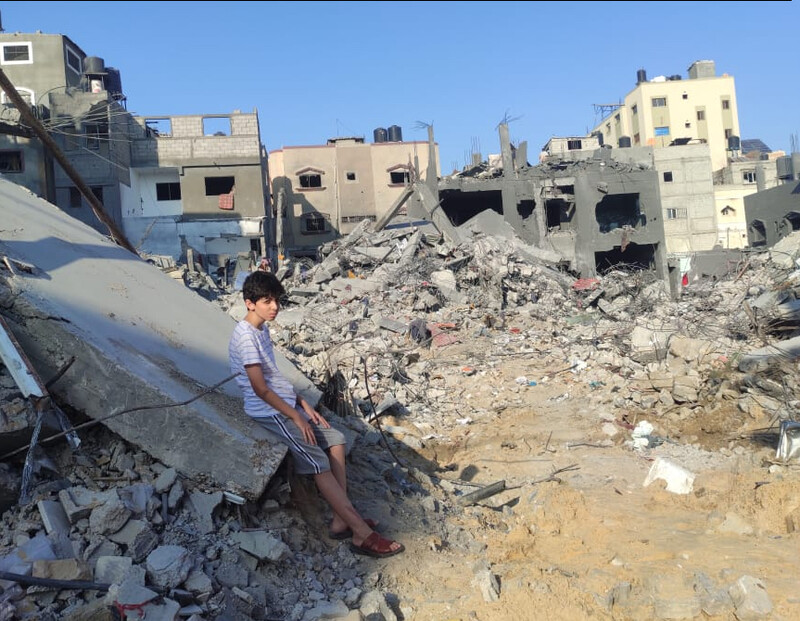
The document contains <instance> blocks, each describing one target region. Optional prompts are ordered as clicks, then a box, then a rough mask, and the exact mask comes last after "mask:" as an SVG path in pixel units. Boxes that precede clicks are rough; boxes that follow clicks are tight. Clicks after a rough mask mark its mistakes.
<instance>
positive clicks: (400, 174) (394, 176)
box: [389, 170, 411, 185]
mask: <svg viewBox="0 0 800 621" xmlns="http://www.w3.org/2000/svg"><path fill="white" fill-rule="evenodd" d="M389 180H390V181H389V182H390V183H391V184H392V185H401V184H408V183H411V175H410V174H408V171H407V170H393V171H392V172H390V173H389Z"/></svg>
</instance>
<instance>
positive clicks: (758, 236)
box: [750, 220, 767, 247]
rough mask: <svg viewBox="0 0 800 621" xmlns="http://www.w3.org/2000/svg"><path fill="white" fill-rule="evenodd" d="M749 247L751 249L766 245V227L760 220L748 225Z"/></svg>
mask: <svg viewBox="0 0 800 621" xmlns="http://www.w3.org/2000/svg"><path fill="white" fill-rule="evenodd" d="M750 245H751V246H753V247H757V246H766V245H767V227H766V226H764V222H763V221H762V220H753V222H752V223H751V224H750Z"/></svg>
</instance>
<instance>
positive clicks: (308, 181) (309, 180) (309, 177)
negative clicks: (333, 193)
mask: <svg viewBox="0 0 800 621" xmlns="http://www.w3.org/2000/svg"><path fill="white" fill-rule="evenodd" d="M300 187H301V188H321V187H322V175H317V174H306V175H300Z"/></svg>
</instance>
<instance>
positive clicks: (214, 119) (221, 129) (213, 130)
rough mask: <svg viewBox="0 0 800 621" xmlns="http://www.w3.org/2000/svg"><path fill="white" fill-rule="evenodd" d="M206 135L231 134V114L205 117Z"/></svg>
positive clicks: (204, 133)
mask: <svg viewBox="0 0 800 621" xmlns="http://www.w3.org/2000/svg"><path fill="white" fill-rule="evenodd" d="M203 135H204V136H230V135H231V118H230V117H229V116H205V117H203Z"/></svg>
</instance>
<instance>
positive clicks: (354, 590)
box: [0, 214, 800, 621]
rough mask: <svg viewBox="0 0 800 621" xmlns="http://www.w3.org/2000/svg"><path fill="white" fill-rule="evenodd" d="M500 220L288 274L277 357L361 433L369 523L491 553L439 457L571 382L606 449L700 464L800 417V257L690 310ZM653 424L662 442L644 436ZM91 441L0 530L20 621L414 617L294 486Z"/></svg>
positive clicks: (12, 468) (9, 393)
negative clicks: (223, 476) (720, 427)
mask: <svg viewBox="0 0 800 621" xmlns="http://www.w3.org/2000/svg"><path fill="white" fill-rule="evenodd" d="M480 218H482V219H483V220H484V221H482V222H481V224H480V226H476V224H475V223H474V222H472V223H467V224H465V225H463V226H462V227H461V230H462V231H463V232H465V235H464V236H463V239H467V241H464V242H462V243H460V244H458V245H454V244H451V243H449V242H448V241H447V240H446V239H445V238H443V237H442V236H441V235H438V234H437V233H436V231H435V230H431V229H430V228H427V227H424V228H414V227H401V228H387V229H385V230H382V231H377V232H376V231H373V230H371V229H370V225H369V223H366V222H365V223H362V224H361V225H359V226H358V227H357V228H356V229H355V230H354V231H353V233H351V234H350V235H349V236H347V237H346V238H344V239H342V240H340V241H339V242H337V243H335V244H331V245H329V246H328V247H326V248H324V249H323V258H322V260H321V261H319V262H318V263H316V264H314V265H313V266H310V265H309V264H307V263H295V264H292V263H285V264H284V265H282V266H281V267H280V268H279V270H278V272H277V275H278V276H279V277H280V278H281V279H282V281H283V283H284V285H285V287H286V290H287V300H286V303H285V305H284V307H283V308H282V310H281V313H280V314H279V315H278V317H277V319H276V321H275V322H274V324H273V325H272V326H271V330H272V334H273V339H274V341H275V343H276V345H277V346H278V347H279V348H280V349H281V350H282V351H283V352H284V353H285V354H286V355H287V356H288V357H289V358H290V359H291V360H292V361H293V362H294V363H295V364H296V365H297V366H298V367H299V368H300V369H301V370H302V371H303V372H304V373H305V374H306V375H307V376H308V377H309V378H310V379H312V381H313V382H314V383H315V384H316V385H317V386H318V387H319V388H320V389H322V390H323V393H324V397H323V407H324V408H325V413H326V415H327V416H328V418H329V420H331V422H332V423H333V424H334V425H336V426H337V427H339V428H341V429H342V430H343V431H344V432H345V434H346V436H347V438H348V451H349V452H348V454H349V460H350V463H351V469H350V473H351V477H350V478H351V493H352V495H353V496H354V498H355V501H356V504H357V505H358V506H359V509H361V510H362V512H363V513H365V514H367V515H370V516H375V517H377V518H378V519H379V521H381V522H382V523H384V522H389V523H391V522H392V521H398V520H404V521H409V522H424V523H425V524H426V528H427V530H428V531H429V532H430V531H432V532H433V533H434V534H435V536H434V537H433V539H432V541H433V543H432V544H431V545H432V546H434V548H436V549H441V548H442V547H444V546H445V545H446V546H448V547H449V548H450V549H451V550H454V551H456V552H458V551H462V552H463V553H465V554H466V553H479V552H480V550H481V549H482V544H480V543H479V542H477V541H476V540H475V537H474V536H473V535H472V534H470V533H469V532H468V531H467V530H465V529H464V528H462V527H460V526H457V525H456V524H455V523H454V522H452V521H451V518H452V517H453V516H457V515H460V514H462V513H463V512H464V511H466V509H465V507H464V504H463V503H460V502H459V499H462V498H463V497H464V496H465V495H466V494H467V493H468V492H471V491H473V490H474V486H473V487H469V486H466V485H464V484H463V483H464V482H463V481H453V480H452V478H448V477H447V476H446V475H445V472H446V471H447V468H446V464H439V463H437V462H436V461H435V460H432V459H430V457H429V456H430V455H431V452H430V451H429V450H428V449H430V448H431V447H432V446H436V445H446V444H447V443H448V442H449V438H450V436H451V432H452V431H454V430H455V429H458V428H463V426H465V425H470V424H471V423H473V422H475V421H477V420H479V419H485V420H491V419H493V418H496V417H499V416H502V413H503V412H504V411H505V410H506V409H508V408H511V407H516V406H518V405H520V404H521V403H522V401H521V398H520V395H521V393H520V391H521V390H524V389H526V387H535V386H536V385H537V383H547V382H553V383H554V382H557V381H559V380H558V378H559V376H561V375H562V374H567V373H568V374H570V377H571V378H572V381H573V382H579V383H581V384H582V385H584V386H586V387H588V388H589V389H590V390H591V391H592V395H594V397H595V399H594V401H596V405H597V407H598V408H599V409H604V410H609V411H613V412H615V417H616V421H615V422H616V423H618V424H617V426H616V427H617V428H616V430H615V431H614V432H613V433H609V436H612V437H613V438H614V440H611V439H609V443H613V442H619V441H621V440H622V439H624V440H625V441H629V442H630V445H631V447H632V448H633V449H636V448H640V447H642V446H647V445H648V443H649V444H650V445H653V444H654V443H655V442H657V441H658V440H659V438H658V433H659V432H660V433H662V434H665V433H667V432H669V431H670V430H672V431H673V432H674V433H675V435H674V437H673V441H677V440H683V441H685V442H687V443H690V444H691V443H696V442H698V441H699V439H698V438H697V437H685V438H680V435H679V433H678V431H679V429H680V428H681V425H683V424H685V423H686V421H687V420H689V419H703V417H706V416H711V415H713V414H714V413H715V412H717V411H718V410H720V409H721V408H726V409H727V410H726V411H728V410H730V411H738V412H739V413H740V414H743V415H747V416H751V417H753V418H757V417H761V418H765V419H767V420H769V421H770V422H771V425H772V426H774V424H776V423H777V422H778V421H787V420H794V419H795V418H796V417H797V413H798V408H800V401H798V400H797V399H796V398H795V395H796V394H797V364H796V362H795V358H796V357H797V355H796V353H794V352H795V349H796V346H795V344H794V342H793V339H794V338H796V337H794V335H795V333H796V332H797V328H798V319H800V315H798V314H797V310H796V308H797V306H796V305H797V302H796V297H795V292H796V291H797V287H798V277H799V276H800V270H798V266H800V263H799V262H798V261H799V260H800V259H798V257H800V237H797V236H795V235H793V236H790V237H788V238H786V240H784V242H782V245H781V246H780V247H776V248H775V249H774V250H773V251H771V252H769V253H753V254H750V255H746V256H743V260H742V262H741V264H740V265H739V266H737V269H736V270H735V272H732V273H731V274H730V275H729V276H728V277H725V278H718V279H716V280H713V281H710V280H709V281H698V282H696V283H690V284H689V285H688V286H686V287H684V289H683V290H682V291H681V292H680V295H679V296H677V297H676V296H673V295H671V293H670V292H669V290H668V287H667V285H666V283H665V282H664V281H663V280H659V279H657V278H656V277H655V275H653V274H651V273H648V272H641V271H634V270H631V269H629V268H624V269H623V268H620V269H617V270H611V271H609V272H608V273H606V274H605V275H604V276H602V277H599V278H578V277H577V276H576V275H574V274H570V273H567V272H565V271H563V270H562V269H561V268H560V266H559V265H558V264H557V263H556V262H553V261H552V259H550V258H549V257H548V255H547V254H546V253H543V252H542V251H541V250H537V249H535V248H532V247H529V246H527V245H525V244H524V243H522V242H520V241H519V240H518V239H516V238H515V237H513V236H512V235H510V234H508V233H507V232H505V231H504V230H503V227H502V226H501V223H500V222H496V221H495V222H490V221H488V220H486V219H487V218H489V219H490V218H491V216H488V215H485V214H484V215H482V216H480ZM486 230H492V231H496V232H497V234H491V235H490V234H486V233H483V232H481V231H486ZM161 267H162V269H163V270H165V271H167V270H169V271H170V272H174V273H176V277H177V274H179V275H180V278H181V279H183V280H184V282H185V283H186V284H187V286H190V287H192V288H196V287H199V288H201V289H203V290H205V291H207V292H208V291H213V295H212V296H207V297H208V299H213V300H214V301H215V302H216V303H217V304H219V305H220V306H221V307H222V308H223V309H224V310H226V311H227V312H229V314H230V315H231V316H233V317H234V318H236V319H238V318H241V317H242V316H243V315H244V306H243V304H242V303H241V300H240V297H241V293H240V292H239V291H236V290H234V287H231V286H229V285H228V286H220V285H219V284H218V283H215V282H214V281H213V279H211V278H209V277H206V278H203V277H196V276H190V275H191V274H195V273H196V272H197V269H189V268H184V267H176V266H171V265H168V266H161ZM198 283H200V284H198ZM212 284H213V285H214V288H213V289H212V288H211V285H212ZM531 360H536V361H537V363H538V364H539V365H540V366H545V367H547V368H548V369H549V371H547V372H546V373H545V374H537V375H536V376H535V377H533V376H531V377H528V376H526V375H525V374H524V373H523V372H522V371H521V372H520V373H519V375H518V377H516V380H515V382H514V383H513V385H510V386H509V385H508V384H507V383H501V382H499V381H495V380H496V378H498V377H499V376H500V372H499V367H500V366H501V365H505V364H508V363H510V362H511V363H514V362H518V363H519V366H520V368H521V369H523V368H525V362H527V361H531ZM475 379H480V382H476V381H474V380H475ZM479 394H482V395H483V396H487V397H489V398H488V400H486V399H484V400H481V401H480V402H479V401H478V400H477V399H476V396H477V395H479ZM562 398H563V399H569V398H570V397H569V393H568V392H565V393H564V395H563V396H562ZM487 402H488V403H489V405H488V406H487V405H485V404H486V403H487ZM0 414H2V421H3V427H2V432H3V433H6V432H10V431H11V430H12V428H13V427H14V425H15V424H16V423H15V422H14V421H15V420H21V421H22V422H20V423H19V426H20V427H23V426H30V424H31V418H32V417H33V413H32V412H31V411H30V408H29V405H28V404H27V403H26V402H25V400H24V399H22V398H21V396H20V394H19V393H18V391H17V390H16V387H15V385H14V381H13V380H12V379H11V377H10V376H9V375H8V374H7V373H5V371H4V372H3V373H2V374H0ZM645 415H646V416H647V417H649V418H650V419H651V420H654V421H655V422H656V425H657V426H658V427H659V428H660V429H653V428H651V429H643V428H642V427H641V426H637V425H636V421H637V419H641V418H643V417H644V416H645ZM15 417H16V418H15ZM730 420H731V424H732V425H735V422H736V420H735V417H731V419H730ZM602 424H603V423H602V421H601V420H600V419H598V426H600V425H602ZM620 426H622V427H623V428H624V429H626V430H627V431H626V432H625V434H624V438H621V436H620V434H619V427H620ZM731 432H732V434H735V432H736V428H735V426H733V427H732V428H731ZM82 440H83V443H82V446H81V447H80V449H78V450H76V451H73V450H70V449H69V448H68V447H65V446H62V445H59V444H58V443H56V444H52V445H48V446H47V448H46V449H39V450H38V451H37V453H36V460H35V462H36V464H37V468H36V474H35V475H34V478H33V483H32V486H31V490H30V493H31V498H32V500H31V501H30V502H29V503H27V504H18V505H16V506H13V507H11V508H10V509H8V510H7V511H6V512H5V513H4V514H3V516H2V521H3V527H2V535H0V572H4V573H3V574H2V575H0V578H2V580H0V587H2V592H0V621H3V620H5V619H13V618H20V619H25V618H37V619H72V620H77V619H88V618H93V619H104V618H112V617H111V616H110V612H109V611H110V610H111V609H116V610H117V613H118V614H120V615H122V616H125V615H127V618H137V616H136V615H137V614H139V613H140V612H143V613H146V617H145V618H147V619H151V618H153V619H175V618H179V617H180V618H189V619H191V620H192V621H196V620H199V619H292V620H297V621H300V620H308V621H310V620H312V619H319V618H348V619H350V618H352V619H360V618H369V619H386V620H387V621H388V620H391V619H396V618H413V609H411V608H409V605H408V604H407V603H404V602H403V601H402V600H401V601H398V600H397V598H396V597H395V596H394V595H393V594H392V592H393V586H395V585H393V584H391V583H389V582H387V579H386V578H385V576H384V575H383V574H382V572H380V571H378V570H376V569H375V568H374V567H370V566H367V565H365V564H364V563H363V562H362V561H361V559H359V558H357V557H355V556H354V555H353V554H352V553H351V552H350V551H349V549H348V547H347V545H346V544H339V543H337V542H332V541H328V540H327V539H326V537H325V535H324V532H325V528H326V526H325V522H324V518H323V517H322V516H320V515H319V508H320V506H321V505H319V504H315V506H314V508H313V510H309V507H308V506H305V510H304V503H306V504H307V503H312V504H314V503H318V502H319V501H318V500H317V499H314V498H313V494H309V495H308V497H306V498H305V499H303V497H302V492H303V483H302V482H300V481H297V480H296V479H295V478H293V477H292V475H291V472H290V468H283V469H281V471H280V472H279V473H278V474H277V475H276V476H275V477H274V478H273V480H272V481H271V484H270V485H269V488H268V490H267V491H266V492H265V494H264V496H263V497H262V498H260V499H259V500H258V501H257V502H246V501H245V500H244V499H243V498H240V497H237V496H236V495H234V494H230V493H226V492H223V491H220V490H217V489H213V488H211V487H206V486H204V483H203V482H201V481H193V480H191V479H188V478H185V477H184V476H182V475H181V474H180V473H178V472H176V471H175V470H174V469H172V468H168V467H167V466H165V465H164V464H162V463H160V462H159V461H157V460H155V459H153V458H152V457H151V456H149V455H148V454H147V453H146V452H144V451H141V450H139V449H137V448H136V447H133V446H131V445H128V444H126V443H125V442H124V441H122V440H121V439H119V438H118V437H117V436H115V435H114V434H113V433H111V432H110V431H109V430H107V429H104V428H102V427H100V426H97V427H93V428H92V429H91V431H89V432H86V433H83V434H82ZM661 441H663V438H662V439H661ZM741 441H746V439H742V440H741ZM425 456H428V457H427V458H426V457H425ZM20 464H21V462H20V459H19V458H17V459H16V460H9V463H3V464H0V467H1V468H2V469H0V480H2V481H3V482H4V483H2V484H0V493H5V494H6V496H9V492H10V491H13V490H15V489H17V488H18V486H19V472H20ZM306 491H308V490H306ZM9 574H14V575H16V576H17V579H16V580H12V579H9ZM34 579H39V580H38V581H37V580H34ZM42 580H44V582H43V581H42ZM47 580H53V581H54V582H50V583H47ZM475 580H476V581H477V582H478V583H480V584H481V585H483V586H481V587H480V588H481V590H482V591H485V593H487V594H488V595H486V596H485V597H491V598H494V599H495V600H496V599H497V598H498V597H501V596H500V586H499V584H498V583H497V580H496V578H495V576H494V574H493V573H492V572H490V571H489V570H488V569H487V568H486V567H484V566H481V567H478V568H476V569H475ZM59 581H60V582H59ZM628 588H629V589H630V585H628ZM487 601H489V600H488V599H487ZM726 602H727V600H726ZM725 605H726V606H728V609H727V610H728V611H731V610H733V606H734V604H733V602H731V603H726V604H725ZM609 606H610V604H609ZM104 614H105V615H106V616H103V615H104ZM348 615H349V616H348ZM659 618H674V617H670V616H669V615H666V616H663V617H659Z"/></svg>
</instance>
